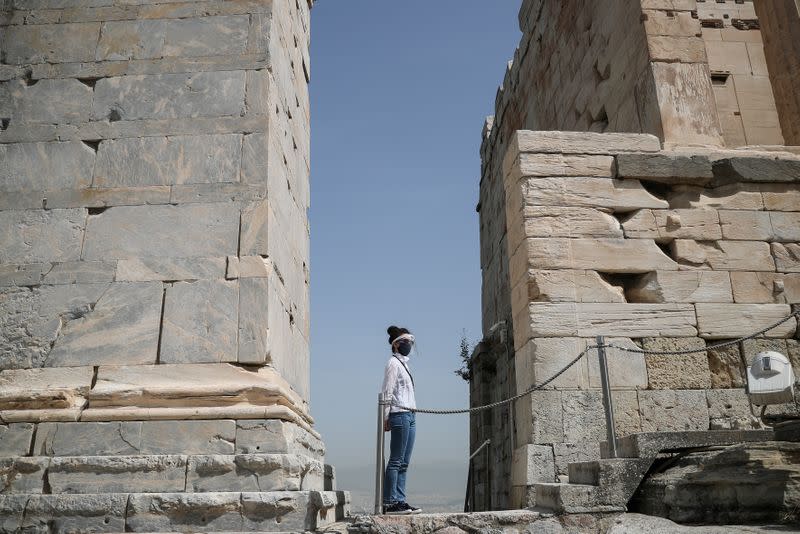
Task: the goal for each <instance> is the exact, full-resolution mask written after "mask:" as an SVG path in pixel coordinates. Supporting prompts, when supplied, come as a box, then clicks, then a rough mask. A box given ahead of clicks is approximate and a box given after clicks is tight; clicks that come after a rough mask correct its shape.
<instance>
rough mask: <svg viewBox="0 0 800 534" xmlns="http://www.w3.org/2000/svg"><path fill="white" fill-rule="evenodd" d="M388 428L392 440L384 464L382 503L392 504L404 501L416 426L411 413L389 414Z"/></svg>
mask: <svg viewBox="0 0 800 534" xmlns="http://www.w3.org/2000/svg"><path fill="white" fill-rule="evenodd" d="M389 428H391V431H392V439H391V443H390V445H389V462H388V463H387V464H386V478H385V480H384V485H383V502H384V504H392V503H396V502H405V500H406V472H407V471H408V464H409V463H410V462H411V451H412V450H413V449H414V436H415V434H416V433H417V424H416V420H415V417H414V414H413V413H412V412H394V413H391V414H389Z"/></svg>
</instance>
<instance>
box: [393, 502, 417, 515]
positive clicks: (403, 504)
mask: <svg viewBox="0 0 800 534" xmlns="http://www.w3.org/2000/svg"><path fill="white" fill-rule="evenodd" d="M399 505H400V506H401V507H402V508H403V509H404V510H406V512H407V513H409V514H419V513H421V512H422V508H417V507H416V506H411V505H410V504H408V503H407V502H401V503H399Z"/></svg>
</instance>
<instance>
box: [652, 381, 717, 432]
mask: <svg viewBox="0 0 800 534" xmlns="http://www.w3.org/2000/svg"><path fill="white" fill-rule="evenodd" d="M639 407H640V409H641V413H642V432H677V431H682V430H708V428H709V419H708V405H707V404H706V392H705V391H702V390H691V389H687V390H679V391H674V390H665V391H648V390H645V391H639Z"/></svg>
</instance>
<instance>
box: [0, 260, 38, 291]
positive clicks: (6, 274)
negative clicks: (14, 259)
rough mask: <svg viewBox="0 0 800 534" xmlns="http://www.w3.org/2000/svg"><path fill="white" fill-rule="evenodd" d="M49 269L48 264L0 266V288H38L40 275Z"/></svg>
mask: <svg viewBox="0 0 800 534" xmlns="http://www.w3.org/2000/svg"><path fill="white" fill-rule="evenodd" d="M50 268H51V265H50V264H49V263H27V264H23V265H14V264H9V265H0V286H3V287H6V286H38V285H39V284H41V282H42V275H43V274H44V273H45V271H47V270H49V269H50Z"/></svg>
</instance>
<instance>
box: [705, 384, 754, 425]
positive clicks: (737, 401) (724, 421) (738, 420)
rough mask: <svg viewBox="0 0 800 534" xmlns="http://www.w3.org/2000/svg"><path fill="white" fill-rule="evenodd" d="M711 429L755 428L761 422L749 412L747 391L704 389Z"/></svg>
mask: <svg viewBox="0 0 800 534" xmlns="http://www.w3.org/2000/svg"><path fill="white" fill-rule="evenodd" d="M706 398H707V399H708V415H709V417H710V427H711V430H747V429H753V428H755V429H757V428H760V427H761V424H760V422H759V420H758V418H757V417H755V416H754V415H753V414H752V413H751V412H750V403H749V402H748V400H747V393H745V391H744V390H743V389H710V390H708V391H706Z"/></svg>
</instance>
